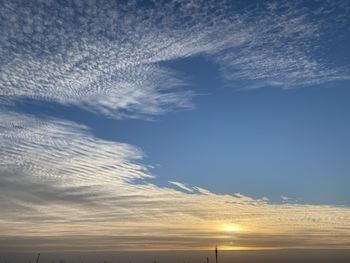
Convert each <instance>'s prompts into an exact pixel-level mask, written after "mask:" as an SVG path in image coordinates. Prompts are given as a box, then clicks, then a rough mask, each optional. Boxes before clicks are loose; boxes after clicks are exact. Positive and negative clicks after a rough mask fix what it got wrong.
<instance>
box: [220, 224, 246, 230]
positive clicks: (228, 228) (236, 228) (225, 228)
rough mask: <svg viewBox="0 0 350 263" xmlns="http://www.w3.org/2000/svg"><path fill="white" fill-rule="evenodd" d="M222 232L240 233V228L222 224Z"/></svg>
mask: <svg viewBox="0 0 350 263" xmlns="http://www.w3.org/2000/svg"><path fill="white" fill-rule="evenodd" d="M222 230H223V231H225V232H239V231H242V228H241V227H240V226H238V225H235V224H224V225H223V226H222Z"/></svg>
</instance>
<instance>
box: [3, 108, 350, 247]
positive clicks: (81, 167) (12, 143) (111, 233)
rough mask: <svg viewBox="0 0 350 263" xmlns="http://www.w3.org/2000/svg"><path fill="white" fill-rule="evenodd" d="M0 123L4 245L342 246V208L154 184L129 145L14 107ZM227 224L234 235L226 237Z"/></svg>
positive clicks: (345, 230)
mask: <svg viewBox="0 0 350 263" xmlns="http://www.w3.org/2000/svg"><path fill="white" fill-rule="evenodd" d="M1 119H2V120H5V121H6V122H5V123H3V124H2V125H1V127H0V143H1V145H2V147H1V150H0V153H1V156H3V158H2V160H1V172H0V183H1V184H0V190H1V196H0V207H1V211H2V212H1V215H0V225H1V226H2V227H1V230H0V235H1V236H2V238H1V240H0V244H1V247H2V249H4V250H7V249H16V250H18V249H24V250H26V249H28V250H30V249H33V248H35V247H37V248H39V247H40V249H45V250H50V247H52V246H55V247H57V246H58V247H61V248H64V249H67V250H71V249H73V250H74V249H76V250H79V249H97V248H98V247H101V248H103V249H106V250H109V249H114V248H115V246H116V245H115V244H116V243H118V248H123V249H140V248H146V249H147V248H155V247H157V248H186V249H189V248H198V247H202V248H203V247H208V246H211V245H212V244H213V243H217V242H219V244H222V245H224V246H230V244H232V242H233V243H234V244H236V245H235V246H242V247H260V246H263V245H264V246H267V247H276V246H280V247H325V246H327V247H328V246H334V247H346V246H348V245H349V244H348V243H347V240H348V237H349V235H350V225H349V223H348V222H349V219H350V209H349V208H345V207H333V206H321V205H319V206H317V205H307V204H304V205H303V204H288V203H284V204H272V203H269V202H268V200H267V199H253V198H250V197H247V196H244V195H241V194H238V193H237V194H235V195H218V194H214V193H211V192H210V191H208V190H206V189H202V188H199V187H193V186H189V185H184V184H183V183H180V182H170V184H169V186H168V187H159V186H157V185H155V184H153V183H152V181H150V180H151V177H152V175H151V174H150V167H147V166H145V165H141V164H139V163H138V159H140V158H142V152H140V150H139V149H137V148H135V147H133V146H130V145H128V144H121V143H116V142H108V141H104V140H101V139H98V138H95V137H94V136H92V135H91V134H90V133H89V130H88V129H87V128H86V127H84V126H79V125H76V124H74V123H71V122H67V121H62V120H56V119H50V120H45V121H43V120H42V119H38V118H34V117H31V116H25V115H20V114H16V113H6V114H4V113H2V114H1ZM135 180H137V181H135ZM176 187H178V188H177V189H176ZM227 224H233V225H238V226H239V227H240V229H241V231H239V232H238V233H234V234H231V233H227V232H225V231H224V226H225V225H227ZM106 236H108V238H106Z"/></svg>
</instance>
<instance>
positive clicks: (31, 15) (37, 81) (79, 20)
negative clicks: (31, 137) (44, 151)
mask: <svg viewBox="0 0 350 263" xmlns="http://www.w3.org/2000/svg"><path fill="white" fill-rule="evenodd" d="M248 6H249V5H248ZM347 6H348V5H346V2H343V1H336V3H334V2H332V1H331V2H325V3H323V5H319V7H318V6H317V4H316V7H317V8H316V9H312V8H311V7H309V8H306V7H305V6H304V7H303V6H302V3H300V2H296V3H294V4H288V3H278V4H266V5H263V6H261V5H259V6H258V7H251V8H248V7H246V8H243V9H242V8H241V9H239V8H238V4H237V6H236V5H235V3H231V1H165V2H163V1H150V2H149V3H145V2H142V3H141V2H140V3H139V2H138V1H131V2H128V3H127V4H125V3H124V4H123V3H118V2H114V1H96V2H95V1H91V2H90V1H66V2H63V1H33V2H30V3H27V4H23V3H22V2H21V1H3V2H2V6H1V11H0V16H1V21H2V23H1V31H2V34H1V37H0V40H1V45H0V54H1V58H2V59H1V60H2V62H1V75H0V85H1V95H2V96H3V97H5V98H6V99H9V100H10V99H11V98H13V97H21V98H22V97H24V98H26V97H30V98H35V99H40V100H42V99H44V100H54V101H58V102H61V103H74V104H78V105H80V106H85V108H86V109H89V110H94V111H101V112H104V113H105V114H109V115H112V116H114V117H117V118H122V117H125V115H129V116H130V115H131V116H139V115H148V114H159V113H162V112H164V111H166V110H171V109H176V108H188V107H191V106H192V105H191V102H190V98H191V94H190V93H189V91H184V90H181V89H179V87H180V86H183V85H184V84H185V83H183V81H182V80H181V78H180V76H178V75H177V74H176V72H172V71H171V70H170V69H168V68H165V67H162V66H160V65H159V63H158V62H161V61H166V60H174V59H181V58H184V57H190V56H194V55H198V54H203V55H207V56H208V57H209V58H211V59H212V60H213V61H215V63H217V64H218V66H219V67H221V68H222V73H223V76H224V77H225V78H226V79H227V80H229V81H237V80H240V81H245V82H244V83H245V84H244V85H248V86H249V87H261V86H266V85H277V86H282V87H295V86H305V85H312V84H321V83H326V82H330V81H334V80H343V79H347V76H348V73H349V70H348V68H346V67H345V68H344V67H334V65H331V64H330V63H327V61H321V60H319V59H318V58H317V57H315V56H314V51H317V48H319V47H321V46H322V45H323V42H322V36H323V35H324V34H327V32H328V33H330V32H331V30H332V28H329V27H330V26H329V24H330V21H333V24H334V21H336V23H335V25H336V27H337V28H339V27H342V28H345V27H346V26H347V25H348V22H349V21H348V19H347V18H346V12H347ZM313 8H314V7H313ZM330 14H331V15H330ZM241 85H243V84H241ZM2 99H3V98H2Z"/></svg>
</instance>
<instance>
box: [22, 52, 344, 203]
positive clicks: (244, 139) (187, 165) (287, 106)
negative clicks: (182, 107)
mask: <svg viewBox="0 0 350 263" xmlns="http://www.w3.org/2000/svg"><path fill="white" fill-rule="evenodd" d="M164 66H168V67H171V68H172V69H175V70H177V71H179V72H181V73H183V74H184V75H185V76H188V77H189V78H188V81H189V83H190V85H189V86H188V87H186V88H189V89H192V90H194V92H195V93H196V94H197V95H196V96H195V97H194V104H195V108H194V109H193V110H188V111H179V112H173V113H168V114H165V115H163V116H158V117H154V119H153V120H151V121H145V120H135V119H127V120H115V119H111V118H107V117H104V116H101V115H100V114H94V113H91V112H86V111H84V110H82V109H79V108H78V107H75V106H63V105H59V104H55V103H48V102H42V103H39V102H37V101H36V102H35V101H28V100H27V101H22V102H21V103H17V105H16V107H17V110H18V111H22V112H26V113H31V114H34V115H41V116H54V117H59V118H63V119H67V120H72V121H74V122H77V123H82V124H85V125H87V126H88V127H90V128H91V130H92V133H93V134H94V135H95V136H96V137H98V138H102V139H106V140H112V141H118V142H124V143H129V144H132V145H135V146H138V147H140V148H141V149H142V150H143V151H144V152H145V154H146V155H147V156H146V158H145V159H144V160H143V162H144V163H146V164H149V165H155V168H154V169H152V173H153V174H155V175H157V178H156V179H155V180H154V182H155V183H156V184H158V185H168V184H167V181H179V182H183V183H188V184H189V185H194V186H200V187H204V188H207V189H209V190H210V191H213V192H215V193H227V194H234V193H237V192H240V193H242V194H245V195H249V196H252V197H263V196H266V197H268V198H270V199H271V200H272V201H276V202H278V201H281V200H280V198H279V197H280V196H281V195H283V196H289V197H292V198H295V199H297V200H298V201H299V202H301V203H316V204H338V205H350V201H349V200H350V192H349V191H348V186H349V185H350V157H349V156H350V137H349V134H350V104H349V103H348V98H349V97H350V90H349V88H348V85H349V83H344V82H343V83H337V84H334V85H333V86H332V88H325V87H308V88H302V89H293V90H281V89H279V88H268V87H267V88H263V89H256V90H244V91H243V90H239V82H236V83H232V84H231V87H230V85H227V83H223V81H222V79H221V78H220V73H219V69H218V67H217V66H216V65H215V64H213V63H211V62H210V61H209V60H208V59H206V58H205V57H203V56H197V57H192V58H186V59H181V60H176V61H171V62H167V63H164Z"/></svg>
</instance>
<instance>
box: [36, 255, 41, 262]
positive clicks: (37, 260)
mask: <svg viewBox="0 0 350 263" xmlns="http://www.w3.org/2000/svg"><path fill="white" fill-rule="evenodd" d="M39 257H40V253H38V257H37V258H36V263H39Z"/></svg>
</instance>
